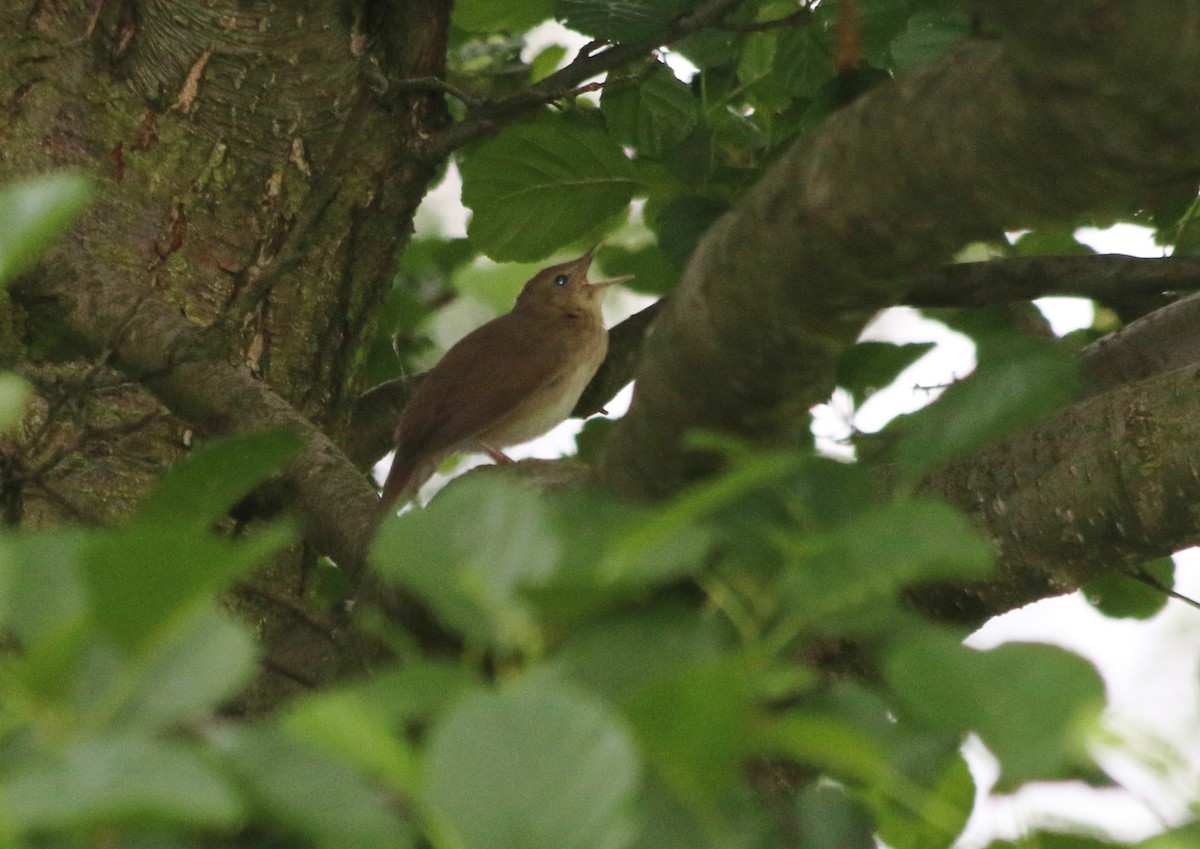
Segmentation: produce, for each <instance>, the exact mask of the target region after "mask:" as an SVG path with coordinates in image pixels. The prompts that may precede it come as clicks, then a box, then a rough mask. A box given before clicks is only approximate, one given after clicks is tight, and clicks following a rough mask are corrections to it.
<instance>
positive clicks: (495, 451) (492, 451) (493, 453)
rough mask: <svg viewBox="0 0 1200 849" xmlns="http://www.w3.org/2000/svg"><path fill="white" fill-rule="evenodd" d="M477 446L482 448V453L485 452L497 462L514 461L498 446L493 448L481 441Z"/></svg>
mask: <svg viewBox="0 0 1200 849" xmlns="http://www.w3.org/2000/svg"><path fill="white" fill-rule="evenodd" d="M479 447H480V448H482V449H483V450H484V453H486V454H487V455H488V456H489V457H491V458H492V459H493V460H495V461H496V462H497V463H512V462H515V461H514V460H513V458H512V457H509V456H508V455H507V454H505V453H504V452H503V451H501V450H500V449H499V448H493V447H492V446H491V445H485V444H483V443H482V442H481V443H479Z"/></svg>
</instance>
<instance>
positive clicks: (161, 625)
mask: <svg viewBox="0 0 1200 849" xmlns="http://www.w3.org/2000/svg"><path fill="white" fill-rule="evenodd" d="M294 535H295V534H294V530H293V529H292V528H291V527H289V526H284V525H277V526H275V527H273V528H269V529H266V530H264V531H262V532H260V533H259V534H257V535H256V536H254V537H250V538H247V539H245V540H244V541H241V542H240V543H238V544H236V545H235V544H230V543H229V542H227V541H225V540H223V539H219V538H217V537H215V536H212V535H211V534H209V533H207V532H191V533H188V532H187V529H186V528H182V529H181V528H179V527H177V526H172V525H165V524H163V525H145V524H133V525H130V526H129V527H128V528H125V529H123V530H120V531H108V532H96V533H94V534H92V535H90V536H89V538H88V540H87V547H86V550H85V552H84V556H83V565H84V570H83V573H84V577H85V580H86V584H87V590H88V610H89V613H90V615H91V618H92V621H93V622H94V623H95V624H96V625H97V626H98V627H99V629H100V631H101V632H102V633H104V634H105V635H107V636H108V637H110V638H111V639H113V640H114V641H115V642H116V643H117V645H118V646H120V647H121V648H123V649H125V650H127V651H134V650H136V649H138V648H141V647H144V646H145V645H146V643H147V642H148V641H149V640H151V639H152V638H154V637H155V636H156V635H163V634H165V633H166V632H167V631H168V629H170V628H172V627H174V626H175V624H176V617H179V616H185V615H187V613H188V612H189V611H190V610H191V609H192V608H193V607H194V606H197V605H201V604H204V603H207V602H208V601H210V600H211V599H212V598H213V597H214V596H215V595H216V593H217V592H218V591H219V590H221V589H223V588H224V587H226V586H228V585H229V583H230V582H231V581H233V579H234V578H235V577H237V576H238V575H241V574H244V573H245V572H247V571H249V570H250V569H251V568H253V567H255V566H257V565H259V564H260V563H262V561H263V560H264V559H265V558H267V557H268V556H269V555H270V554H272V553H274V552H275V551H277V550H278V549H280V548H282V547H283V546H284V545H286V544H287V543H289V542H290V541H291V540H292V538H293V537H294Z"/></svg>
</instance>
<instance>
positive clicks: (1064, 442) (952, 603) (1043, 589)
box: [916, 363, 1200, 623]
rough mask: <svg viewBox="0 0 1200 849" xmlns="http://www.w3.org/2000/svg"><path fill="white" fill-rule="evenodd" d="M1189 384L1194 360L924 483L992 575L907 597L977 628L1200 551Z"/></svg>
mask: <svg viewBox="0 0 1200 849" xmlns="http://www.w3.org/2000/svg"><path fill="white" fill-rule="evenodd" d="M1197 385H1200V363H1193V364H1192V365H1189V366H1186V367H1184V368H1182V369H1176V370H1174V371H1170V372H1167V373H1164V374H1158V375H1156V376H1154V377H1151V378H1149V379H1146V380H1143V381H1140V382H1138V383H1131V384H1127V385H1124V386H1121V387H1118V388H1116V389H1114V390H1112V391H1110V392H1106V393H1104V394H1102V395H1094V396H1092V397H1090V398H1087V399H1085V400H1084V401H1082V402H1080V403H1078V404H1075V405H1073V406H1071V407H1069V408H1068V409H1066V410H1063V411H1062V412H1060V413H1058V414H1057V415H1055V416H1054V417H1052V418H1051V419H1050V420H1049V421H1048V422H1047V423H1045V424H1043V425H1041V426H1039V427H1036V428H1034V429H1032V430H1029V431H1025V432H1022V433H1019V434H1016V435H1014V436H1012V437H1010V438H1008V439H1006V440H1004V441H1002V442H1000V443H997V444H995V445H993V446H991V447H989V448H988V449H986V450H985V451H983V452H981V453H980V454H977V455H973V456H971V457H969V458H967V459H964V460H962V461H960V462H958V463H954V464H952V465H950V466H948V467H947V468H945V469H943V470H941V471H940V472H938V473H937V474H935V475H933V476H932V477H931V478H930V479H929V480H927V481H926V482H925V484H924V485H923V487H922V489H923V491H924V492H925V493H926V494H933V495H937V496H939V497H941V498H944V499H945V500H947V501H948V502H950V503H951V504H955V505H957V506H958V507H960V508H962V509H963V510H964V511H966V512H967V513H969V514H971V515H974V516H975V517H976V518H977V519H978V520H979V521H980V523H981V524H982V525H983V527H985V528H986V529H987V532H988V534H989V535H990V536H991V538H992V539H993V540H994V541H995V543H996V546H997V549H998V551H999V553H1000V557H999V576H998V578H997V579H996V580H995V581H990V582H986V583H979V584H976V585H972V586H967V587H961V586H959V587H953V588H942V589H939V590H927V591H925V592H924V593H918V594H916V597H917V598H918V599H919V600H921V601H922V602H923V603H924V604H926V605H928V606H930V607H932V608H934V609H936V610H937V612H938V614H939V616H943V617H946V616H950V617H952V618H956V619H960V620H961V621H964V622H974V623H978V622H982V621H983V620H985V619H987V618H988V617H989V616H992V615H994V614H996V613H999V612H1002V611H1004V610H1010V609H1013V608H1015V607H1019V606H1021V605H1024V604H1027V603H1029V602H1031V601H1034V600H1035V599H1038V598H1042V597H1045V596H1047V595H1058V594H1061V593H1065V592H1070V591H1071V590H1074V589H1077V588H1078V587H1079V586H1080V585H1081V584H1082V583H1085V582H1086V581H1087V580H1088V579H1090V578H1094V577H1096V576H1097V575H1099V574H1101V573H1103V572H1104V571H1107V570H1113V569H1121V570H1128V569H1130V568H1132V567H1134V566H1137V565H1138V564H1141V563H1144V562H1146V561H1147V560H1150V559H1153V558H1156V557H1165V556H1167V555H1170V554H1171V553H1173V552H1175V551H1178V550H1180V549H1182V548H1186V547H1188V546H1190V545H1195V544H1197V543H1200V521H1198V518H1200V502H1198V500H1197V498H1196V492H1197V484H1198V483H1200V419H1198V418H1197V416H1196V386H1197Z"/></svg>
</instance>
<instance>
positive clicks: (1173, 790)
mask: <svg viewBox="0 0 1200 849" xmlns="http://www.w3.org/2000/svg"><path fill="white" fill-rule="evenodd" d="M563 33H567V38H569V39H571V40H570V42H569V43H570V44H571V45H574V46H576V47H577V44H576V42H578V43H579V44H582V43H583V41H582V40H581V38H580V37H576V36H575V34H574V33H569V31H565V30H563V29H562V28H561V27H559V26H558V25H546V26H545V27H543V28H539V30H538V31H537V36H536V39H531V43H533V42H534V41H536V44H537V45H538V46H536V47H531V48H529V52H535V51H536V50H537V49H540V45H542V44H544V43H545V42H546V41H548V40H550V39H552V38H553V39H558V40H560V41H561V40H562V39H563ZM572 37H573V38H572ZM681 70H683V73H684V74H686V69H681ZM460 189H461V183H460V181H459V178H458V173H457V171H456V170H455V169H454V168H453V166H451V168H450V170H449V172H448V173H447V176H446V179H445V180H444V181H443V182H442V183H441V184H440V185H439V186H438V187H437V188H436V189H435V190H434V191H433V192H431V193H430V194H429V196H428V197H427V198H426V200H425V203H424V204H423V206H422V208H421V211H420V212H419V213H418V215H417V219H416V227H417V232H418V234H420V235H425V236H433V235H440V236H461V235H464V234H465V232H466V221H467V215H468V213H467V211H466V210H465V209H464V208H463V207H462V204H461V202H460V200H459V195H460ZM1077 238H1078V239H1079V240H1080V241H1082V242H1084V243H1086V244H1089V245H1091V246H1092V247H1094V248H1095V249H1096V250H1097V251H1100V252H1102V253H1123V254H1128V255H1131V256H1146V257H1156V256H1162V255H1163V250H1162V248H1161V247H1160V246H1157V245H1155V244H1154V242H1153V239H1152V238H1151V231H1149V230H1148V229H1146V228H1142V227H1137V226H1134V225H1129V224H1120V225H1117V226H1115V227H1112V228H1110V229H1108V230H1103V231H1100V230H1094V229H1084V230H1080V231H1079V232H1078V233H1077ZM647 303H649V299H647V298H644V297H642V296H639V295H636V294H633V293H628V292H623V291H622V292H614V293H611V294H610V295H609V298H608V301H607V303H606V304H605V315H606V319H607V322H608V324H609V325H610V326H611V325H612V324H615V323H616V322H618V321H620V320H622V319H623V318H624V317H626V316H627V315H630V314H632V313H633V312H636V311H637V310H638V309H641V308H642V307H643V306H645V305H646V304H647ZM1038 305H1039V307H1040V308H1041V309H1042V311H1043V312H1044V313H1045V314H1046V316H1047V318H1048V319H1049V320H1050V322H1051V325H1052V327H1053V328H1054V330H1055V332H1056V333H1059V334H1060V335H1061V334H1063V333H1067V332H1069V331H1071V330H1073V329H1076V328H1080V327H1087V326H1090V323H1091V320H1092V307H1091V304H1090V303H1089V302H1087V301H1084V300H1081V299H1075V298H1046V299H1043V300H1041V301H1039V302H1038ZM490 317H491V313H490V312H489V311H488V310H487V309H486V308H482V306H481V305H478V304H472V303H470V301H469V299H467V298H462V299H460V302H459V303H458V304H456V305H455V306H454V307H453V308H452V309H450V310H447V311H446V312H445V314H444V315H441V316H439V317H438V319H437V320H436V321H435V323H434V325H433V328H432V334H433V336H434V338H435V341H436V342H437V344H438V347H439V348H442V349H444V348H445V347H448V346H449V345H450V344H452V343H453V342H454V341H455V340H456V339H457V338H459V337H460V336H462V335H463V334H464V333H466V332H467V331H468V330H470V329H471V328H472V327H474V326H476V325H478V324H479V323H481V322H483V321H485V320H487V319H488V318H490ZM863 337H864V338H868V339H877V340H886V341H894V342H900V341H910V342H918V341H932V342H935V343H937V347H936V348H935V349H934V350H932V351H930V352H929V353H928V354H927V355H926V356H924V357H922V358H921V359H920V360H919V361H917V362H916V363H914V364H913V365H912V366H911V367H910V368H908V369H907V370H905V372H904V373H903V374H902V375H901V376H900V378H899V379H898V380H897V381H896V382H895V383H894V384H893V385H892V386H891V387H889V388H887V389H885V390H882V391H880V392H878V393H876V394H875V395H874V396H872V397H871V398H870V399H869V400H868V401H867V402H866V403H864V404H863V405H862V407H861V408H860V409H859V410H857V411H855V412H854V419H853V424H854V426H856V427H858V428H859V429H860V430H864V431H874V430H877V429H879V428H881V427H882V426H883V425H884V424H886V422H887V421H888V420H889V419H891V418H892V417H893V416H895V415H898V414H900V413H903V412H909V411H911V410H914V409H917V408H918V407H920V406H923V405H924V404H926V403H928V402H929V401H930V400H931V399H932V397H933V395H934V393H935V390H931V389H929V387H937V386H943V385H946V384H947V383H949V382H952V381H953V380H954V379H956V378H961V377H963V376H965V375H966V374H968V373H969V372H970V371H971V369H972V368H973V367H974V348H973V345H972V344H971V342H970V341H969V340H968V339H967V338H965V337H963V336H961V335H959V334H956V333H954V332H952V331H949V330H948V329H947V328H945V326H943V325H941V324H939V323H938V322H935V321H931V320H929V319H926V318H924V317H922V316H920V315H919V314H918V313H917V312H916V311H914V310H910V309H906V308H900V309H895V310H887V311H885V312H884V313H882V314H880V315H879V316H878V317H877V318H876V319H875V320H874V321H872V322H871V324H870V325H869V326H868V327H867V328H866V329H865V330H864V333H863ZM629 395H630V390H629V388H626V390H625V391H624V392H622V394H621V395H620V396H618V398H617V399H616V400H615V401H614V402H613V403H611V404H609V405H608V409H609V410H610V411H611V413H612V414H613V415H614V416H617V415H620V414H622V413H623V412H624V411H625V409H626V408H627V406H628V403H629ZM850 412H851V411H850V405H849V403H848V401H847V399H846V398H845V397H843V396H838V395H835V397H834V398H832V399H831V401H830V403H828V404H824V405H821V406H819V407H818V408H816V409H815V410H814V424H813V431H814V433H815V434H817V436H818V439H819V441H820V444H821V445H822V446H823V447H824V448H825V449H826V450H828V451H830V453H835V454H836V453H839V452H840V453H843V454H844V453H845V451H844V450H842V449H841V448H840V447H839V445H838V440H840V439H844V437H845V436H846V435H847V434H848V432H849V428H850V421H849V420H848V416H849V414H850ZM581 427H582V423H581V422H579V421H576V420H571V421H567V422H564V423H563V424H562V425H560V426H559V427H558V428H556V429H555V430H553V431H551V432H550V433H549V434H547V435H546V436H544V437H542V438H541V439H538V440H535V441H534V442H531V443H528V444H527V445H523V446H518V447H515V448H513V449H511V450H509V451H508V452H507V453H508V454H509V455H510V456H512V457H513V458H514V459H521V458H525V457H546V458H553V457H558V456H561V455H563V454H564V453H571V452H573V450H574V437H575V434H576V433H578V431H579V429H580V428H581ZM387 462H389V461H384V462H383V463H381V464H380V466H379V468H378V469H377V472H378V473H381V474H382V473H385V472H386V468H387ZM485 462H490V461H488V460H487V459H486V458H483V457H475V456H473V457H470V458H467V459H466V460H465V461H464V463H463V464H461V465H460V468H459V469H456V470H455V473H458V472H460V471H461V470H463V469H465V468H468V467H470V466H474V465H478V464H480V463H485ZM446 480H447V478H445V477H443V476H440V475H439V476H435V478H434V479H433V480H432V481H430V483H429V484H427V486H426V488H425V490H423V492H424V493H425V498H426V499H427V498H428V497H429V496H430V494H431V493H432V492H435V491H436V490H437V489H438V488H440V487H441V486H442V485H444V483H445V481H446ZM1176 561H1177V564H1178V567H1179V568H1178V575H1177V578H1176V589H1177V590H1178V591H1179V592H1181V593H1183V594H1185V595H1189V596H1191V597H1193V598H1200V551H1198V550H1191V551H1188V552H1184V553H1182V554H1180V555H1177V556H1176ZM1006 641H1039V642H1049V643H1056V644H1059V645H1063V646H1066V647H1068V648H1070V649H1072V650H1074V651H1076V652H1078V653H1079V654H1081V655H1083V656H1084V657H1086V658H1088V659H1090V660H1091V661H1092V662H1093V663H1095V665H1096V666H1097V668H1099V670H1100V671H1101V674H1102V675H1103V676H1104V680H1105V682H1106V685H1107V688H1108V697H1109V703H1110V707H1109V711H1108V714H1107V716H1106V718H1105V724H1106V733H1108V734H1109V735H1110V738H1111V739H1114V740H1119V741H1122V742H1121V743H1118V744H1116V745H1114V746H1111V747H1109V748H1108V749H1107V750H1104V749H1101V747H1100V745H1099V744H1098V743H1097V751H1101V752H1107V754H1103V755H1102V763H1103V764H1104V766H1105V768H1106V769H1108V770H1109V771H1110V774H1112V775H1113V776H1115V777H1116V778H1117V779H1118V780H1119V781H1120V782H1121V783H1122V784H1123V786H1124V788H1125V789H1123V790H1115V791H1112V790H1105V791H1100V790H1095V789H1092V788H1088V787H1085V786H1083V785H1072V784H1062V783H1059V784H1053V785H1050V784H1046V785H1039V786H1031V787H1027V788H1025V789H1024V790H1022V791H1021V792H1019V793H1018V794H1016V795H1015V796H1008V797H998V796H989V795H988V794H987V788H988V787H989V786H990V784H991V782H993V781H994V780H995V777H996V776H995V762H994V761H993V760H992V759H991V757H990V755H989V754H988V753H987V751H986V749H984V748H983V746H982V745H980V744H978V742H977V741H973V742H970V743H968V745H967V747H966V753H967V755H968V760H969V762H970V763H971V765H972V769H973V771H974V773H975V775H976V778H977V781H979V782H980V784H981V786H982V790H981V798H982V802H981V804H979V805H978V806H977V809H976V811H975V815H974V816H973V817H972V820H971V822H970V823H969V824H968V827H967V830H966V832H965V833H964V835H963V837H962V838H961V840H960V841H959V843H958V849H977V847H981V846H985V845H986V844H987V843H988V842H990V841H991V840H992V839H996V838H1014V837H1017V836H1018V835H1020V834H1021V833H1022V832H1024V831H1026V830H1029V829H1032V828H1035V827H1038V826H1045V827H1054V826H1055V825H1056V824H1057V825H1058V826H1060V827H1061V826H1062V825H1063V824H1066V823H1084V824H1089V825H1090V826H1091V827H1093V828H1094V827H1096V826H1099V827H1100V828H1102V829H1103V830H1104V831H1106V832H1108V833H1109V834H1110V835H1111V836H1112V837H1113V838H1115V839H1118V840H1121V841H1133V840H1139V839H1143V838H1145V837H1148V836H1151V835H1153V834H1155V833H1157V832H1159V831H1162V830H1163V829H1164V828H1166V827H1169V826H1172V825H1176V824H1179V823H1180V822H1182V821H1186V820H1187V819H1188V818H1189V817H1190V814H1189V812H1188V807H1187V806H1188V803H1189V801H1194V800H1197V799H1200V679H1198V675H1197V673H1198V671H1200V668H1198V662H1197V658H1200V610H1196V609H1194V608H1191V607H1188V606H1186V605H1184V604H1182V603H1181V602H1177V601H1171V602H1169V603H1168V604H1167V607H1166V609H1165V610H1164V611H1163V612H1162V613H1160V614H1159V615H1158V616H1156V617H1155V618H1154V619H1153V620H1151V621H1150V622H1148V623H1142V622H1130V621H1124V620H1120V621H1118V620H1112V619H1108V618H1106V617H1104V616H1102V615H1100V614H1099V613H1097V612H1096V611H1094V610H1093V609H1092V608H1091V607H1090V606H1089V605H1088V604H1087V603H1086V602H1085V601H1083V599H1082V598H1081V597H1080V596H1079V595H1078V594H1075V595H1071V596H1066V597H1062V598H1055V599H1047V600H1044V601H1040V602H1037V603H1035V604H1032V605H1029V606H1028V607H1025V608H1023V609H1020V610H1015V611H1011V612H1009V613H1007V614H1005V615H1003V616H1000V617H997V618H996V619H993V620H992V621H991V622H989V623H988V624H987V625H985V626H984V627H983V628H982V629H980V630H979V631H978V632H977V633H975V634H974V635H972V637H971V638H970V639H969V640H968V641H967V642H968V644H969V645H972V646H975V647H976V648H980V649H986V648H990V647H993V646H995V645H997V644H999V643H1001V642H1006ZM1119 752H1124V753H1125V754H1120V753H1119ZM1129 752H1134V753H1136V756H1134V757H1130V756H1129V754H1128V753H1129Z"/></svg>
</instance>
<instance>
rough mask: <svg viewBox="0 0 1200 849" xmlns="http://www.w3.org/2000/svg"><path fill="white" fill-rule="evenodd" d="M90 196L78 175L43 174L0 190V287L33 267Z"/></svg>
mask: <svg viewBox="0 0 1200 849" xmlns="http://www.w3.org/2000/svg"><path fill="white" fill-rule="evenodd" d="M91 193H92V183H91V181H90V180H89V179H88V178H87V177H85V176H83V175H82V174H70V173H62V174H47V175H45V176H42V177H37V178H35V179H32V180H25V181H24V182H20V183H13V184H10V185H8V186H6V187H4V188H3V189H0V287H2V286H3V285H4V284H5V283H7V282H8V281H9V280H11V279H12V278H14V277H16V276H17V275H18V274H20V273H22V272H23V271H25V270H26V269H27V268H29V266H30V265H32V264H33V262H34V260H35V259H36V258H37V256H38V254H39V253H41V251H42V250H43V249H44V248H45V247H46V246H47V245H48V244H49V243H50V242H51V241H53V240H54V239H56V238H58V236H59V235H60V234H61V233H62V232H63V231H64V230H66V229H67V227H68V225H70V223H71V221H72V220H73V219H74V218H75V216H76V215H77V214H78V213H79V210H80V209H82V208H83V205H84V204H85V203H86V202H87V200H88V197H89V196H90V195H91Z"/></svg>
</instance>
